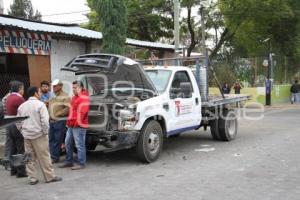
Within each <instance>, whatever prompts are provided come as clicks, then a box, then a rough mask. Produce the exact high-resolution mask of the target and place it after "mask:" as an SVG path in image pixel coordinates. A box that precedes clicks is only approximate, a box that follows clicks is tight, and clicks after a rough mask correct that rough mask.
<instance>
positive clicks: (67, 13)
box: [42, 10, 90, 17]
mask: <svg viewBox="0 0 300 200" xmlns="http://www.w3.org/2000/svg"><path fill="white" fill-rule="evenodd" d="M85 12H90V10H82V11H73V12H65V13H55V14H54V13H53V14H49V15H42V17H51V16H58V15H70V14H76V13H85Z"/></svg>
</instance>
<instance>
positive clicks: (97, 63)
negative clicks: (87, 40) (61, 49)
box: [61, 54, 158, 94]
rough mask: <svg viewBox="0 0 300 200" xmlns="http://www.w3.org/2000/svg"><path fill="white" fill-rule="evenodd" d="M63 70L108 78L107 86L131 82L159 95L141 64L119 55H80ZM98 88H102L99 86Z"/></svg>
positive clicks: (136, 86)
mask: <svg viewBox="0 0 300 200" xmlns="http://www.w3.org/2000/svg"><path fill="white" fill-rule="evenodd" d="M61 70H63V71H70V72H74V73H75V75H82V74H87V75H93V74H101V75H104V76H107V84H108V85H109V86H112V85H114V84H115V83H116V82H118V83H122V82H123V83H125V84H126V82H130V83H132V84H133V85H134V87H135V88H137V89H143V90H148V91H152V92H153V93H154V94H158V92H157V90H156V89H155V87H154V85H153V83H152V82H151V80H150V78H149V77H148V75H147V74H146V73H145V71H144V69H143V67H142V66H141V64H139V63H137V62H135V61H133V60H131V59H129V58H126V57H123V56H119V55H110V54H86V55H80V56H77V57H76V58H74V59H73V60H71V61H70V62H69V63H68V64H67V65H65V66H64V67H62V68H61ZM96 87H102V86H101V84H98V85H96ZM99 90H100V88H99Z"/></svg>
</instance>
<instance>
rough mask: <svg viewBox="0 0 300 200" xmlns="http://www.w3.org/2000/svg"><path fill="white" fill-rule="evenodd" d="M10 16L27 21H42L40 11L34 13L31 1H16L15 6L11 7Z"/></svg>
mask: <svg viewBox="0 0 300 200" xmlns="http://www.w3.org/2000/svg"><path fill="white" fill-rule="evenodd" d="M8 14H9V15H11V16H15V17H21V18H25V19H33V20H37V21H41V20H42V15H41V13H40V12H39V11H38V10H36V11H35V12H34V9H33V7H32V3H31V0H14V2H13V4H12V5H11V6H10V10H9V11H8Z"/></svg>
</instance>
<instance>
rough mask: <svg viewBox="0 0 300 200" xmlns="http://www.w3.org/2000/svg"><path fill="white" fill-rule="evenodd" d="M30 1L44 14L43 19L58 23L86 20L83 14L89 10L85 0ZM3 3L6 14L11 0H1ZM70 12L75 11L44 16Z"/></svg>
mask: <svg viewBox="0 0 300 200" xmlns="http://www.w3.org/2000/svg"><path fill="white" fill-rule="evenodd" d="M31 2H32V5H33V8H34V9H38V10H39V11H40V12H41V13H42V15H43V16H44V17H43V21H50V22H58V23H82V22H86V21H87V18H86V17H85V16H84V14H86V13H88V12H87V11H88V10H89V7H88V6H87V5H86V4H87V2H86V0H31ZM3 3H4V13H5V14H7V10H8V9H9V8H10V5H11V4H12V3H13V0H3ZM70 12H77V13H73V14H63V15H54V16H46V15H52V14H60V13H70ZM78 12H80V13H78Z"/></svg>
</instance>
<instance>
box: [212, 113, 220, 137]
mask: <svg viewBox="0 0 300 200" xmlns="http://www.w3.org/2000/svg"><path fill="white" fill-rule="evenodd" d="M209 126H210V133H211V136H212V138H213V139H214V140H221V137H220V133H219V119H218V118H217V119H214V120H210V121H209Z"/></svg>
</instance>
